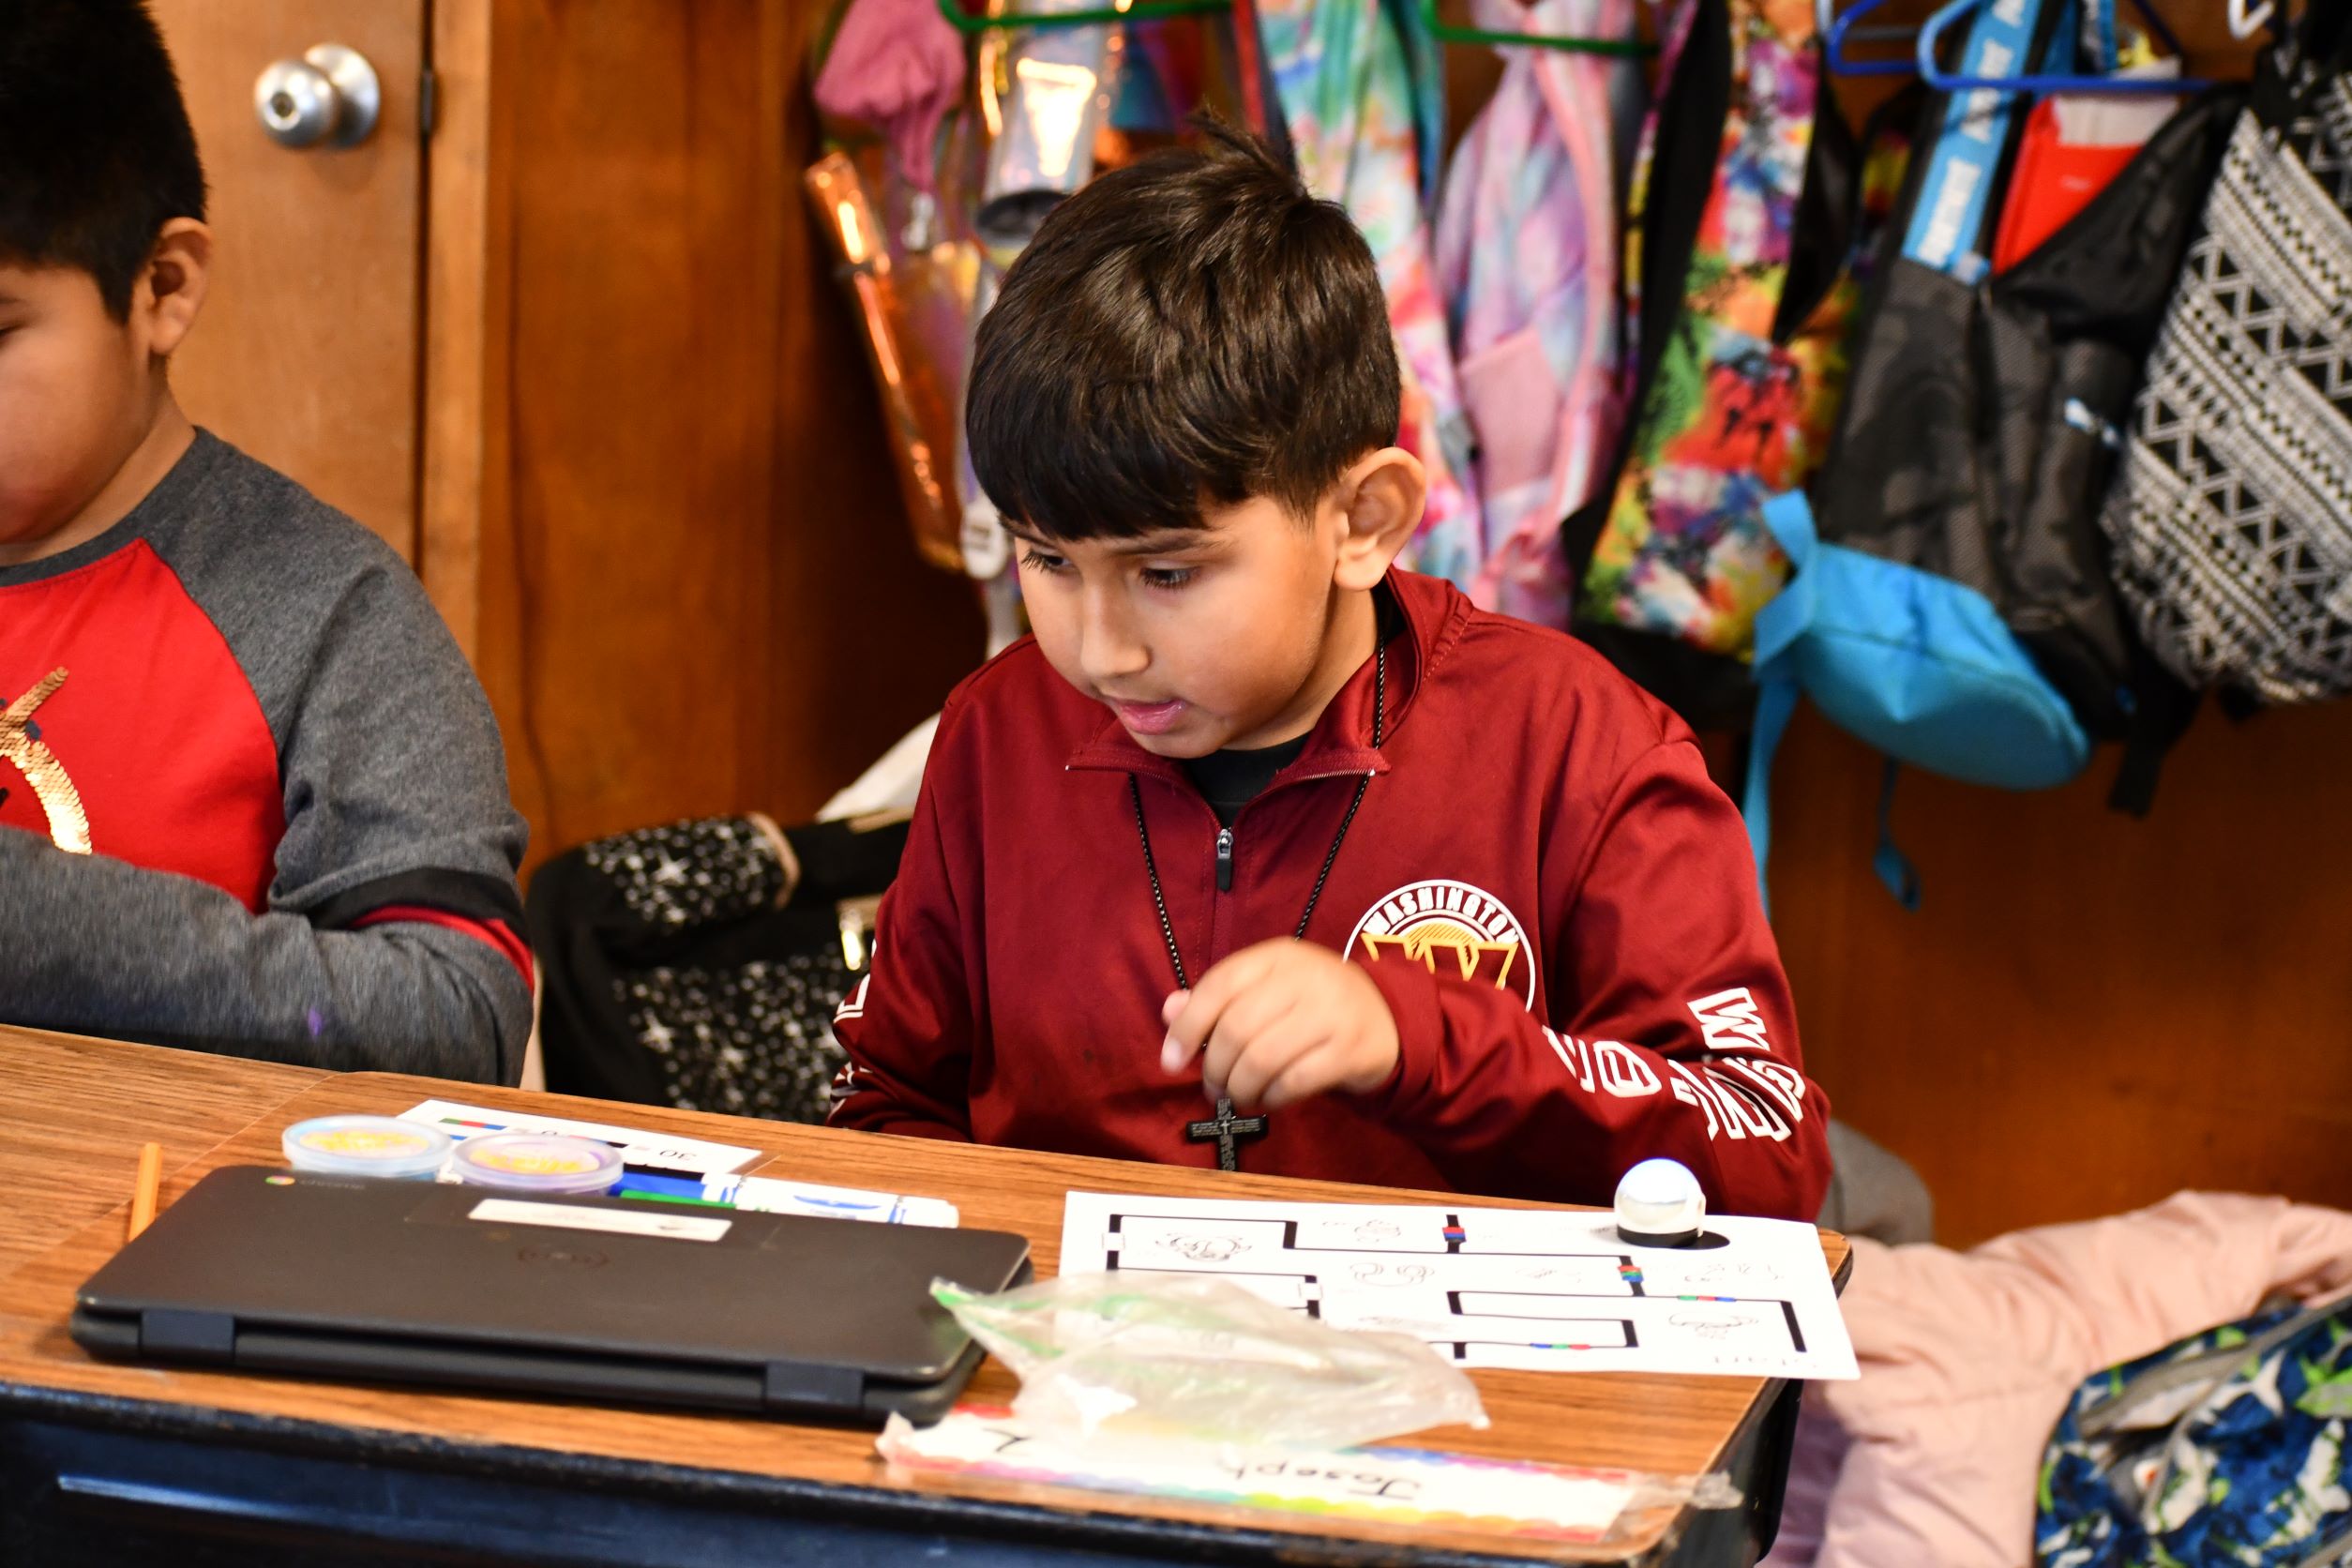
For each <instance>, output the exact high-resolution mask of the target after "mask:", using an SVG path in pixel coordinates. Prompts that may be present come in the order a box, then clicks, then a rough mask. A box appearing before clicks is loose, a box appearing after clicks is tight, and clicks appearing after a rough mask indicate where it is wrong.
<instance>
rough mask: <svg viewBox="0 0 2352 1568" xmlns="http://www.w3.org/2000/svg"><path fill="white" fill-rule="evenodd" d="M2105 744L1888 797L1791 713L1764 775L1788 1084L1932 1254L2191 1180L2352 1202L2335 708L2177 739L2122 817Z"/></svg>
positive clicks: (2343, 757)
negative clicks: (2142, 810) (1897, 1171)
mask: <svg viewBox="0 0 2352 1568" xmlns="http://www.w3.org/2000/svg"><path fill="white" fill-rule="evenodd" d="M2114 766H2115V757H2114V753H2113V751H2112V749H2110V750H2109V751H2107V752H2105V753H2103V754H2102V755H2101V757H2100V758H2099V759H2098V760H2097V761H2094V763H2093V764H2092V767H2091V769H2090V771H2089V773H2088V775H2087V776H2085V777H2083V778H2081V779H2078V780H2076V781H2075V782H2074V783H2073V785H2072V786H2070V787H2068V788H2066V789H2064V790H2058V791H2052V792H2043V793H2039V794H2023V795H2020V794H2010V793H2006V792H2000V791H1994V790H1980V789H1975V788H1972V787H1969V786H1967V785H1961V784H1954V783H1952V782H1949V781H1947V780H1944V779H1939V778H1934V777H1931V776H1927V775H1924V774H1920V773H1915V772H1910V773H1906V774H1905V776H1904V781H1903V784H1902V786H1901V789H1900V792H1899V794H1898V796H1897V806H1896V810H1895V819H1894V822H1895V830H1896V837H1897V841H1898V842H1899V843H1900V844H1901V845H1902V847H1903V848H1904V850H1905V851H1906V852H1908V853H1909V855H1910V856H1911V858H1912V860H1913V861H1914V862H1915V863H1916V865H1917V866H1918V867H1919V872H1920V877H1921V881H1922V885H1923V887H1924V897H1923V898H1922V904H1921V907H1920V908H1919V909H1918V911H1916V912H1912V913H1905V912H1903V911H1902V910H1901V909H1899V908H1898V907H1897V906H1896V905H1895V903H1894V901H1893V899H1892V897H1890V896H1889V895H1888V894H1887V892H1886V890H1885V889H1884V888H1883V887H1881V886H1880V885H1879V883H1878V882H1877V878H1876V876H1875V875H1874V874H1873V873H1872V870H1871V855H1872V851H1873V848H1874V846H1875V842H1876V834H1875V828H1874V820H1875V819H1874V813H1875V810H1876V807H1877V792H1878V777H1879V761H1878V758H1877V755H1876V754H1875V753H1872V752H1870V751H1868V750H1867V749H1866V748H1865V747H1863V746H1861V745H1860V744H1859V743H1858V742H1855V741H1853V740H1851V739H1850V738H1848V737H1847V736H1846V735H1844V734H1843V733H1841V732H1839V731H1835V730H1833V729H1832V728H1831V727H1830V726H1829V725H1828V724H1827V723H1825V722H1823V721H1821V720H1820V719H1819V718H1818V717H1817V716H1815V715H1814V714H1812V713H1811V712H1810V711H1809V710H1808V711H1807V712H1806V713H1805V714H1803V715H1802V716H1801V717H1800V719H1799V721H1798V723H1797V725H1796V727H1795V728H1794V730H1793V731H1792V732H1791V734H1790V737H1789V741H1788V744H1787V746H1786V747H1785V749H1784V751H1783V753H1782V757H1781V761H1780V764H1779V769H1778V772H1777V775H1776V777H1775V789H1774V792H1773V825H1774V829H1775V837H1774V841H1773V847H1772V897H1773V913H1774V922H1773V923H1774V926H1775V927H1776V928H1777V930H1778V932H1779V934H1780V940H1781V945H1782V952H1783V955H1784V957H1786V959H1787V965H1788V971H1789V975H1790V979H1791V981H1792V982H1793V983H1794V985H1795V987H1796V994H1797V1004H1798V1017H1799V1018H1800V1019H1801V1021H1802V1029H1803V1033H1804V1049H1805V1059H1806V1064H1807V1066H1808V1068H1809V1069H1810V1070H1811V1071H1812V1073H1813V1074H1814V1076H1815V1077H1816V1078H1818V1079H1819V1080H1820V1082H1821V1083H1822V1084H1823V1085H1824V1087H1825V1088H1826V1089H1827V1090H1828V1092H1829V1094H1830V1097H1831V1099H1832V1101H1833V1102H1834V1103H1835V1105H1836V1108H1837V1113H1838V1115H1839V1116H1841V1117H1843V1118H1845V1119H1846V1120H1847V1121H1849V1122H1851V1123H1854V1124H1855V1125H1856V1126H1857V1127H1860V1128H1861V1129H1862V1131H1864V1132H1866V1133H1868V1134H1870V1135H1871V1136H1872V1137H1874V1138H1878V1139H1880V1140H1881V1141H1883V1142H1885V1143H1887V1144H1888V1145H1890V1146H1891V1147H1892V1148H1893V1149H1895V1150H1896V1151H1897V1152H1899V1153H1902V1154H1904V1155H1905V1156H1906V1157H1907V1158H1909V1159H1910V1160H1911V1161H1913V1162H1914V1163H1915V1164H1916V1165H1917V1166H1918V1167H1919V1168H1920V1171H1921V1174H1922V1175H1923V1176H1924V1177H1925V1178H1926V1179H1927V1182H1928V1184H1929V1185H1930V1187H1931V1188H1933V1189H1934V1191H1935V1194H1936V1200H1937V1216H1938V1229H1939V1230H1940V1231H1941V1233H1942V1238H1943V1239H1945V1240H1947V1241H1960V1242H1972V1241H1977V1240H1982V1239H1983V1238H1984V1237H1986V1236H1989V1235H1993V1234H1996V1233H1998V1232H1999V1231H2002V1230H2007V1229H2013V1228H2015V1227H2017V1226H2021V1225H2030V1224H2039V1223H2043V1222H2046V1221H2051V1220H2058V1219H2074V1218H2082V1217H2086V1216H2088V1215H2093V1214H2107V1213H2112V1212H2115V1211H2117V1210H2119V1209H2125V1208H2130V1207H2133V1206H2136V1205H2138V1204H2142V1203H2147V1202H2152V1201H2154V1200H2155V1199H2160V1198H2163V1197H2164V1195H2166V1194H2167V1193H2170V1192H2172V1191H2175V1190H2177V1189H2178V1188H2180V1187H2183V1186H2191V1185H2195V1186H2207V1187H2220V1188H2229V1189H2236V1190H2241V1191H2249V1192H2280V1193H2285V1194H2287V1195H2289V1196H2291V1197H2295V1198H2299V1199H2307V1200H2311V1201H2316V1202H2325V1203H2330V1204H2334V1205H2337V1206H2340V1207H2347V1208H2352V1021H2347V1020H2352V834H2346V833H2345V832H2344V830H2343V824H2344V806H2345V801H2346V785H2345V780H2346V778H2347V776H2352V704H2347V703H2336V704H2334V705H2332V706H2328V707H2321V708H2314V709H2308V710H2297V711H2287V712H2279V713H2272V714H2266V715H2264V716H2261V717H2259V718H2257V719H2255V720H2254V721H2252V722H2250V723H2247V724H2243V725H2234V724H2232V723H2231V722H2230V721H2229V720H2227V719H2226V718H2224V716H2222V715H2221V714H2220V713H2219V712H2218V711H2213V710H2210V708H2209V711H2208V712H2207V713H2206V714H2205V715H2204V716H2202V717H2201V718H2200V719H2199V721H2198V723H2197V725H2196V727H2195V728H2194V730H2193V731H2191V732H2190V734H2189V735H2188V737H2187V738H2186V739H2185V740H2184V741H2183V742H2182V744H2181V746H2179V748H2178V749H2177V750H2176V751H2175V752H2174V754H2173V757H2172V760H2171V761H2170V762H2169V764H2168V765H2167V767H2166V769H2165V774H2164V782H2163V785H2162V788H2161V790H2160V792H2159V793H2158V796H2157V803H2156V808H2155V810H2154V811H2153V813H2151V814H2150V816H2149V817H2148V819H2147V820H2146V821H2144V822H2135V821H2133V819H2131V818H2129V817H2125V816H2121V815H2118V814H2117V813H2114V812H2111V811H2109V810H2107V808H2106V805H2105V795H2106V789H2107V784H2108V782H2109V780H2110V778H2111V777H2112V776H2113V770H2114Z"/></svg>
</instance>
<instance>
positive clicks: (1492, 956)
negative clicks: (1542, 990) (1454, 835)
mask: <svg viewBox="0 0 2352 1568" xmlns="http://www.w3.org/2000/svg"><path fill="white" fill-rule="evenodd" d="M1359 948H1361V949H1362V950H1363V953H1364V957H1366V958H1369V959H1370V960H1371V961H1372V962H1374V963H1396V962H1403V963H1410V964H1419V965H1420V966H1421V967H1422V968H1424V969H1425V970H1427V971H1428V972H1430V973H1432V974H1439V975H1444V976H1447V977H1449V978H1452V979H1457V980H1467V981H1470V983H1471V984H1473V985H1480V984H1483V985H1488V986H1492V987H1494V988H1495V989H1497V990H1499V991H1505V992H1508V993H1510V994H1512V995H1514V996H1516V997H1517V998H1518V999H1519V1000H1520V1001H1521V1002H1522V1003H1525V1004H1526V1005H1527V1006H1528V1007H1530V1008H1532V1007H1533V1006H1534V1005H1535V972H1534V954H1535V949H1534V948H1533V947H1532V946H1531V945H1530V943H1529V942H1528V934H1527V927H1525V926H1522V925H1521V924H1520V923H1519V917H1518V916H1517V915H1515V914H1514V913H1512V912H1511V910H1510V908H1509V907H1508V906H1507V905H1505V904H1504V903H1503V901H1502V900H1501V899H1500V898H1498V897H1495V896H1494V895H1493V894H1491V893H1488V892H1486V891H1485V889H1483V888H1479V887H1473V886H1472V885H1470V883H1469V882H1455V881H1454V880H1452V879H1450V878H1439V879H1435V880H1432V881H1428V882H1410V883H1407V884H1406V885H1405V886H1403V887H1400V888H1398V889H1396V890H1395V892H1393V893H1391V894H1389V895H1388V896H1387V897H1383V898H1381V899H1380V900H1379V901H1378V902H1376V903H1375V904H1373V906H1372V907H1371V908H1370V909H1368V910H1365V911H1364V918H1363V919H1362V920H1359V921H1358V922H1356V928H1355V929H1354V930H1353V931H1350V932H1349V934H1348V945H1347V946H1346V947H1345V948H1342V949H1341V952H1342V954H1343V955H1352V954H1353V953H1355V952H1356V951H1357V950H1358V949H1359Z"/></svg>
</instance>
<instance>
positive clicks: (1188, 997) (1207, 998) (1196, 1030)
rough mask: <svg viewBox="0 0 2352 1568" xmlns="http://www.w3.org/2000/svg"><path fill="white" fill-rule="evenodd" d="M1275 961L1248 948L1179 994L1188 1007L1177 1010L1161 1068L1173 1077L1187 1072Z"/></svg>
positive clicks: (1163, 1051) (1163, 1049)
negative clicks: (1240, 998) (1238, 1002)
mask: <svg viewBox="0 0 2352 1568" xmlns="http://www.w3.org/2000/svg"><path fill="white" fill-rule="evenodd" d="M1271 961H1272V960H1271V959H1270V958H1269V957H1267V956H1266V955H1264V954H1262V953H1260V952H1259V951H1258V950H1257V949H1256V948H1246V949H1244V950H1243V951H1242V952H1239V953H1236V954H1234V955H1233V956H1232V957H1229V958H1228V959H1226V960H1225V961H1224V962H1223V963H1221V964H1218V965H1217V966H1216V967H1215V968H1214V969H1212V970H1210V971H1209V972H1208V973H1206V974H1204V975H1202V976H1201V977H1200V984H1199V985H1197V986H1195V987H1194V988H1192V989H1191V990H1190V991H1181V992H1178V993H1177V994H1178V995H1180V996H1183V997H1184V1005H1183V1006H1182V1007H1180V1008H1178V1009H1177V1012H1176V1018H1175V1021H1174V1022H1172V1023H1170V1024H1169V1025H1168V1043H1167V1045H1166V1046H1165V1047H1164V1048H1162V1050H1161V1052H1160V1063H1161V1064H1162V1065H1163V1066H1165V1067H1167V1069H1168V1071H1169V1072H1171V1073H1175V1072H1181V1071H1183V1070H1184V1063H1187V1062H1190V1061H1191V1060H1192V1058H1193V1053H1194V1052H1196V1051H1198V1050H1199V1048H1201V1047H1202V1046H1203V1045H1205V1044H1207V1043H1208V1039H1209V1036H1210V1034H1211V1033H1214V1031H1215V1029H1216V1026H1217V1020H1218V1019H1219V1018H1223V1017H1224V1016H1225V1010H1226V1008H1227V1007H1229V1005H1231V1004H1232V1003H1233V1000H1234V999H1235V998H1236V997H1238V996H1240V995H1242V993H1244V991H1246V990H1248V989H1249V988H1250V987H1251V986H1252V985H1254V984H1256V983H1257V981H1258V978H1259V976H1260V975H1262V974H1263V973H1265V972H1266V969H1267V966H1268V964H1269V963H1270V962H1271ZM1171 1000H1172V999H1171Z"/></svg>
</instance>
